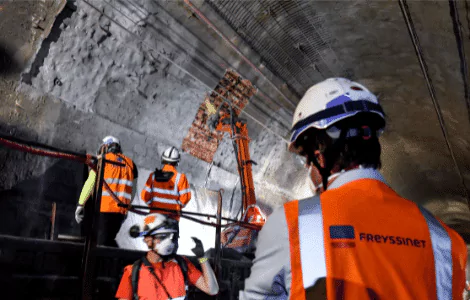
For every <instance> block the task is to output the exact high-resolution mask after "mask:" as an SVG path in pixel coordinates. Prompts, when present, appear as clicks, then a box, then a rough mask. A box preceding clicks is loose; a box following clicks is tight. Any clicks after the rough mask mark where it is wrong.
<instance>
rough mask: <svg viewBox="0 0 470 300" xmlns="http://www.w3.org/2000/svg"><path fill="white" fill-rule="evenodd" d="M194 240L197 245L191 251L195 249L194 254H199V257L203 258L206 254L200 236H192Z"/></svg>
mask: <svg viewBox="0 0 470 300" xmlns="http://www.w3.org/2000/svg"><path fill="white" fill-rule="evenodd" d="M191 238H192V239H193V241H194V243H195V244H196V246H194V248H193V249H191V251H193V253H194V255H196V256H197V258H201V257H203V256H204V246H203V245H202V242H201V241H200V240H199V239H198V238H195V237H191Z"/></svg>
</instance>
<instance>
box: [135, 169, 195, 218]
mask: <svg viewBox="0 0 470 300" xmlns="http://www.w3.org/2000/svg"><path fill="white" fill-rule="evenodd" d="M162 171H163V172H173V176H172V177H171V178H170V179H169V180H168V181H165V182H162V181H157V180H155V172H153V173H151V174H150V175H149V177H148V179H147V182H146V183H145V187H144V189H143V190H142V195H141V197H142V200H144V201H145V202H146V203H147V204H148V205H149V206H150V207H157V208H163V209H172V210H177V211H180V210H181V208H183V207H185V206H186V204H188V202H189V200H191V189H190V186H189V183H188V179H187V178H186V175H184V174H183V173H179V172H178V171H176V168H175V167H174V166H172V165H164V166H163V169H162ZM156 212H158V213H162V214H170V213H165V212H159V211H156ZM172 217H173V218H174V219H176V220H179V216H172Z"/></svg>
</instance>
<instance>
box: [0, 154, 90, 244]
mask: <svg viewBox="0 0 470 300" xmlns="http://www.w3.org/2000/svg"><path fill="white" fill-rule="evenodd" d="M0 148H1V147H0ZM8 151H14V150H9V149H8V150H7V152H8ZM2 152H3V151H2ZM14 154H15V155H14V156H11V155H10V156H9V157H10V158H12V159H15V160H16V162H15V163H14V167H15V168H29V167H33V168H34V166H35V165H36V164H34V163H31V161H32V160H31V159H29V160H23V161H21V160H20V159H19V158H20V157H24V155H23V156H21V155H20V156H18V155H16V153H14ZM25 155H27V156H31V154H25ZM34 159H37V160H49V162H51V161H52V164H49V166H48V167H47V169H46V170H45V171H44V172H41V173H40V174H38V175H36V176H32V177H29V176H26V177H28V178H25V179H24V180H20V181H19V182H17V183H16V184H15V185H14V186H12V187H11V188H8V189H3V190H0V234H6V235H14V236H21V237H33V238H45V239H49V238H50V232H51V216H52V204H53V203H54V202H55V203H56V205H57V214H56V221H55V222H56V223H55V234H54V236H55V237H57V235H58V233H60V234H68V235H80V227H79V226H78V225H77V224H76V223H75V218H74V211H75V207H76V203H77V201H78V196H79V193H80V190H81V184H79V183H80V182H83V176H84V172H86V170H85V168H84V166H83V165H82V164H80V163H77V162H71V161H68V160H63V159H54V160H51V159H48V158H44V157H37V156H36V157H34V158H33V160H34ZM28 164H30V165H29V166H28ZM8 168H10V170H8ZM10 171H11V164H10V165H9V166H8V167H5V165H4V164H3V165H0V172H9V173H11V174H12V175H13V172H10ZM14 176H17V175H14ZM77 177H78V178H77ZM0 188H2V187H1V184H0Z"/></svg>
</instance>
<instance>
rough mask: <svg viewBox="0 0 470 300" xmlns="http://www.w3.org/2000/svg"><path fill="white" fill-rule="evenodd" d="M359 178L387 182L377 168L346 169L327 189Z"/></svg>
mask: <svg viewBox="0 0 470 300" xmlns="http://www.w3.org/2000/svg"><path fill="white" fill-rule="evenodd" d="M359 179H374V180H378V181H381V182H383V183H385V184H387V183H386V182H385V179H384V177H383V176H382V174H380V172H379V171H378V170H377V169H373V168H358V169H352V170H349V171H346V172H344V173H342V174H341V175H339V176H338V177H337V178H336V179H335V180H334V181H333V182H332V183H331V184H330V185H329V186H328V189H327V190H330V189H335V188H339V187H341V186H343V185H345V184H347V183H350V182H352V181H355V180H359Z"/></svg>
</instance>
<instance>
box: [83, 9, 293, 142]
mask: <svg viewBox="0 0 470 300" xmlns="http://www.w3.org/2000/svg"><path fill="white" fill-rule="evenodd" d="M83 2H84V3H86V4H87V5H88V6H90V7H91V8H93V9H94V10H96V11H97V12H99V13H100V14H101V15H102V16H104V17H105V18H107V19H108V20H110V21H111V22H112V23H114V24H115V25H117V26H118V27H120V28H121V29H123V30H124V31H126V32H127V33H129V34H130V35H132V36H134V37H135V38H136V39H138V40H139V41H140V42H141V43H142V45H145V46H147V47H148V48H149V49H151V50H153V51H155V52H157V53H158V54H159V55H161V56H162V57H163V58H164V59H166V60H167V61H168V62H170V63H171V64H173V65H174V66H176V67H177V68H178V69H180V70H181V71H182V72H183V73H186V74H187V75H189V76H190V77H191V78H193V79H194V80H196V81H197V82H200V83H201V84H203V85H204V86H206V87H207V88H209V89H210V91H211V92H212V93H215V94H217V95H219V96H220V97H221V98H222V99H223V100H224V101H225V102H226V103H228V104H229V105H232V106H234V107H236V108H238V109H240V111H241V113H244V114H245V115H247V116H248V117H249V118H250V119H252V120H253V121H255V122H256V123H258V124H259V125H260V126H261V127H263V128H264V129H266V130H267V131H269V132H270V133H272V134H273V135H275V136H277V137H278V138H280V139H281V140H282V141H284V142H285V143H286V144H288V143H289V141H288V140H287V139H285V138H284V137H283V136H281V135H279V134H278V133H276V132H274V131H273V130H272V129H270V128H269V127H267V126H266V125H265V124H263V123H262V122H260V121H259V120H258V119H256V118H255V117H253V116H252V115H251V114H249V113H247V112H246V111H243V110H242V109H241V108H240V107H238V106H237V105H235V104H234V103H231V102H230V101H229V100H228V99H227V98H225V97H224V96H222V95H221V94H219V93H217V92H216V91H214V90H213V88H211V87H210V86H209V85H207V84H206V83H205V82H203V81H202V80H201V79H199V78H197V77H196V76H195V75H193V74H191V73H190V72H189V71H187V70H186V69H185V68H183V67H182V66H180V65H179V64H177V63H176V62H175V61H174V60H173V59H171V58H169V57H168V56H167V55H166V54H165V53H162V52H161V51H158V50H156V49H155V48H154V47H152V46H150V45H149V44H148V43H146V42H145V40H143V39H142V38H140V37H139V36H138V35H137V34H135V33H133V32H132V31H130V30H129V29H128V28H126V27H125V26H124V25H122V24H121V23H119V22H117V21H116V20H114V19H113V18H111V17H110V16H108V15H107V14H105V13H104V11H102V10H100V9H99V8H98V7H96V6H95V5H93V4H91V3H90V2H89V1H88V0H83Z"/></svg>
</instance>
